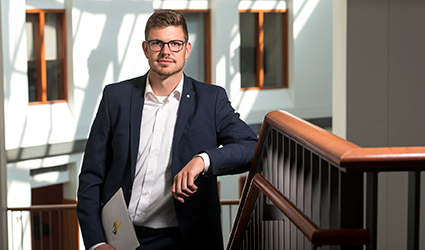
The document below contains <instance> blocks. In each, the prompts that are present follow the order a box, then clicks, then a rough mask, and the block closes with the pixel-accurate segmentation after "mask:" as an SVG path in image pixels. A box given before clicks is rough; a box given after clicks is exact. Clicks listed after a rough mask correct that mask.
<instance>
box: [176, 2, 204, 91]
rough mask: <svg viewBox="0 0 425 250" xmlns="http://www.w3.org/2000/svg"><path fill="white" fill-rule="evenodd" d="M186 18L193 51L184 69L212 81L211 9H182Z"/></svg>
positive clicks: (188, 73) (199, 77) (192, 75)
mask: <svg viewBox="0 0 425 250" xmlns="http://www.w3.org/2000/svg"><path fill="white" fill-rule="evenodd" d="M180 12H181V13H182V14H183V16H184V18H185V19H186V23H187V29H188V30H189V41H190V42H191V44H192V52H191V53H190V56H189V59H188V60H187V62H186V65H185V68H184V71H185V73H186V74H187V75H189V76H191V77H193V78H195V79H197V80H199V81H204V82H207V83H211V59H210V58H211V48H210V47H211V45H210V43H211V37H210V30H211V28H210V12H209V10H180Z"/></svg>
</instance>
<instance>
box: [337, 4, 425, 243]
mask: <svg viewBox="0 0 425 250" xmlns="http://www.w3.org/2000/svg"><path fill="white" fill-rule="evenodd" d="M334 2H335V3H336V4H335V7H336V9H335V12H334V14H335V18H336V19H335V21H334V23H335V24H336V27H335V28H336V29H335V32H334V36H335V37H334V56H335V57H334V70H335V75H334V77H335V78H334V83H333V85H334V93H336V94H338V96H335V98H334V103H333V106H334V107H335V108H336V110H335V112H334V115H333V121H335V122H334V124H333V131H334V133H336V134H337V135H339V136H342V137H343V138H346V139H347V140H348V141H351V142H354V143H356V144H358V145H359V146H362V147H394V146H423V145H424V143H425V133H424V126H423V124H424V123H425V115H424V113H423V107H424V106H425V99H424V98H423V93H424V92H425V85H424V81H425V73H424V72H425V71H424V70H423V65H425V49H424V48H425V35H424V33H423V32H420V31H421V30H423V27H424V25H425V2H423V1H415V0H378V1H367V0H343V1H341V0H336V1H334ZM378 177H379V179H378V182H379V185H378V196H379V200H378V249H406V246H407V213H408V212H407V197H408V194H407V193H408V186H407V185H408V174H407V173H380V174H379V175H378ZM421 180H422V182H424V181H425V175H424V174H422V176H421ZM424 187H425V186H424V185H422V186H421V198H422V204H421V211H420V214H421V218H420V224H421V226H420V227H421V229H420V235H423V231H424V230H425V217H424V216H423V214H425V206H424V202H423V201H424V200H425V189H424ZM420 244H421V246H420V249H425V241H424V240H423V239H422V241H421V243H420Z"/></svg>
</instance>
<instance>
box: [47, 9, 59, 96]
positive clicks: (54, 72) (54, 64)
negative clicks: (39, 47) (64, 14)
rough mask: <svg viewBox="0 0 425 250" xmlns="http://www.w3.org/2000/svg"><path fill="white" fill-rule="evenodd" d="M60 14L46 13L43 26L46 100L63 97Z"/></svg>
mask: <svg viewBox="0 0 425 250" xmlns="http://www.w3.org/2000/svg"><path fill="white" fill-rule="evenodd" d="M60 20H61V14H60V13H46V16H45V22H46V23H45V26H44V44H45V52H46V53H45V59H46V76H47V79H46V84H47V86H46V91H47V93H46V94H47V100H48V101H52V100H61V99H64V96H63V87H64V83H63V72H62V60H61V53H60V51H61V47H60V46H61V43H60V42H59V41H60V40H61V38H60V34H61V30H60V29H61V26H60V23H61V22H60Z"/></svg>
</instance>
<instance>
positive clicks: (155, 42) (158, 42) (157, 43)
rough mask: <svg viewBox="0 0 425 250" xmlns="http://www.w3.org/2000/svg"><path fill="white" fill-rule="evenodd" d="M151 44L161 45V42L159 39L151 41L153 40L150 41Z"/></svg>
mask: <svg viewBox="0 0 425 250" xmlns="http://www.w3.org/2000/svg"><path fill="white" fill-rule="evenodd" d="M151 45H154V46H161V45H162V43H161V42H160V41H153V42H152V43H151Z"/></svg>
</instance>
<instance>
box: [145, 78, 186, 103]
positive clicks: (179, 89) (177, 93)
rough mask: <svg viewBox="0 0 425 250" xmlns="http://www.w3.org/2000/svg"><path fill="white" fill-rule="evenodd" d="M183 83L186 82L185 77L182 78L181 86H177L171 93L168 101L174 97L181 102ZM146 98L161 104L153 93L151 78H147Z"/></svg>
mask: <svg viewBox="0 0 425 250" xmlns="http://www.w3.org/2000/svg"><path fill="white" fill-rule="evenodd" d="M183 82H184V77H182V79H181V80H180V82H179V84H177V87H176V88H175V89H174V90H173V91H172V92H171V93H170V95H169V96H168V97H167V98H166V99H169V98H171V97H174V98H176V99H177V101H180V98H181V95H182V92H183ZM145 98H146V99H149V100H151V101H156V102H160V101H159V100H158V98H157V96H156V95H155V94H154V93H153V90H152V87H151V84H150V81H149V76H148V77H146V87H145Z"/></svg>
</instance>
